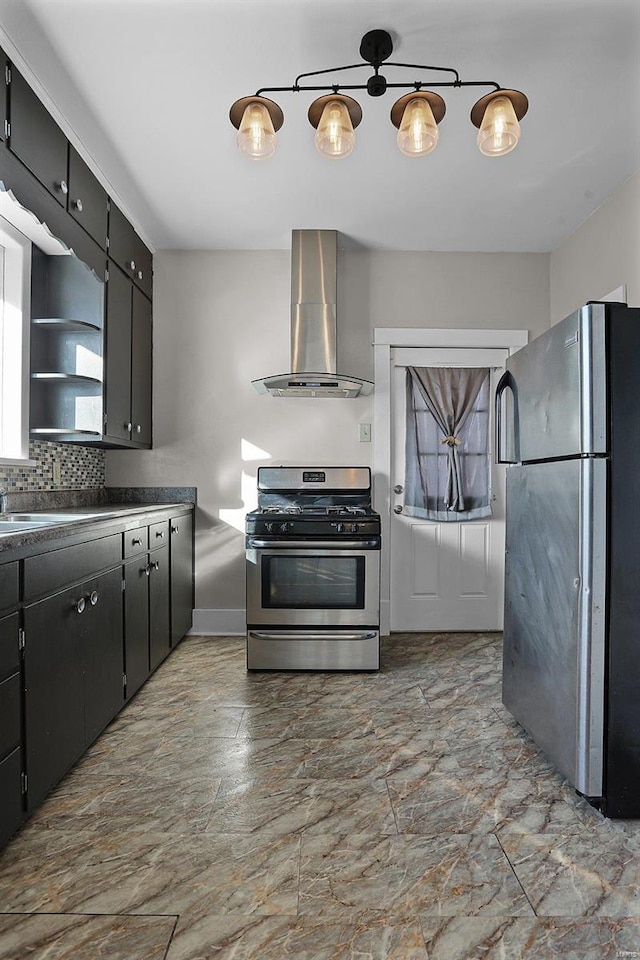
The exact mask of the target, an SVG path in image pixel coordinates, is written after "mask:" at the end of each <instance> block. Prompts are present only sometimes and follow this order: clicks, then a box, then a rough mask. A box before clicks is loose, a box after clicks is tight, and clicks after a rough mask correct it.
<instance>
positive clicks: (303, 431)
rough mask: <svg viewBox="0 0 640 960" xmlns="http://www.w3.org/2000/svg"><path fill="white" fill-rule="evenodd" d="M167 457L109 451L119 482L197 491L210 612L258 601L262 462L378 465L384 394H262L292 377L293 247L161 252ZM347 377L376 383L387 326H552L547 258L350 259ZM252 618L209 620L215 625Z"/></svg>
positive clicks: (200, 566)
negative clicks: (377, 354)
mask: <svg viewBox="0 0 640 960" xmlns="http://www.w3.org/2000/svg"><path fill="white" fill-rule="evenodd" d="M154 270H155V277H154V284H155V285H154V325H155V330H154V449H153V450H150V451H148V452H147V451H143V452H141V451H112V452H108V453H107V475H106V482H107V484H108V485H117V486H120V485H129V484H131V485H140V486H147V485H162V486H165V485H195V486H196V487H197V488H198V512H197V515H196V530H197V532H196V608H198V609H199V610H201V611H202V610H204V611H207V610H217V611H241V610H242V609H243V607H244V538H243V534H242V530H243V522H244V514H245V513H246V511H247V509H250V508H251V507H252V506H254V503H255V475H256V468H257V466H258V465H259V464H261V463H269V462H275V463H293V464H295V463H305V464H364V465H370V464H371V462H372V451H371V445H370V444H364V443H359V442H358V439H357V436H358V429H357V425H358V423H359V422H367V423H371V422H372V420H373V401H372V397H369V398H359V399H356V400H311V399H307V400H302V399H301V400H292V399H273V398H271V397H265V396H260V395H258V394H257V393H256V392H255V391H254V389H253V388H252V387H251V385H250V381H251V380H252V379H256V378H257V377H261V376H264V375H266V374H272V373H284V372H286V371H288V370H289V301H290V256H289V253H288V251H257V252H245V251H242V252H229V251H225V252H213V251H209V252H188V251H168V252H161V253H158V254H157V255H156V257H155V261H154ZM338 299H339V304H338V306H339V336H338V356H339V366H340V368H341V372H344V373H351V374H354V375H356V376H362V377H365V378H367V379H372V376H373V350H372V347H371V340H372V330H373V328H374V327H392V326H395V327H412V326H416V327H447V326H451V327H489V328H491V327H500V328H527V329H529V330H530V332H531V334H532V335H534V334H536V333H540V332H542V331H543V330H545V329H546V328H547V326H548V320H549V257H548V256H547V255H546V254H473V253H472V254H460V253H450V254H447V253H383V252H379V251H376V252H373V251H347V252H344V253H343V254H341V260H340V272H339V280H338ZM242 619H243V618H242V615H241V614H238V613H232V614H229V615H228V616H225V615H224V614H218V615H217V618H212V617H211V616H209V615H207V614H200V615H199V616H198V618H197V620H196V624H197V625H199V627H200V628H201V629H206V628H207V626H209V627H211V628H212V629H214V628H215V625H217V626H218V627H219V628H220V629H221V630H222V631H223V632H224V631H226V630H229V631H230V630H232V629H234V627H237V628H238V629H242Z"/></svg>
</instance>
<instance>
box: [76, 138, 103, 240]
mask: <svg viewBox="0 0 640 960" xmlns="http://www.w3.org/2000/svg"><path fill="white" fill-rule="evenodd" d="M69 213H70V214H71V216H72V217H73V219H74V220H77V222H78V223H79V224H80V225H81V226H83V227H84V229H85V230H86V231H87V233H88V234H90V235H91V236H92V237H93V239H94V240H95V241H96V242H97V243H99V244H100V246H101V247H102V249H103V250H106V247H107V192H106V190H105V189H104V188H103V187H102V185H101V184H100V183H99V182H98V180H97V179H96V177H94V175H93V173H92V172H91V170H90V169H89V167H88V166H87V165H86V163H85V162H84V160H83V159H82V157H81V156H80V154H79V153H78V152H77V150H76V149H75V148H74V147H72V146H71V144H69Z"/></svg>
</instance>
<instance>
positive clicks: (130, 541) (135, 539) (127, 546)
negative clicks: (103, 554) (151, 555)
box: [122, 527, 148, 560]
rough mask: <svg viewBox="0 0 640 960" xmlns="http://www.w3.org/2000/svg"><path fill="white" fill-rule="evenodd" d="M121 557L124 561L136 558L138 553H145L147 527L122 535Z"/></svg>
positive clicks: (146, 548) (146, 547)
mask: <svg viewBox="0 0 640 960" xmlns="http://www.w3.org/2000/svg"><path fill="white" fill-rule="evenodd" d="M123 537H124V541H123V551H122V552H123V556H124V559H125V560H128V559H129V557H136V556H137V555H138V554H139V553H146V552H147V550H148V531H147V527H138V528H137V529H135V530H127V532H126V533H124V534H123Z"/></svg>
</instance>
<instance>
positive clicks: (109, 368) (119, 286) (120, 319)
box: [105, 263, 133, 440]
mask: <svg viewBox="0 0 640 960" xmlns="http://www.w3.org/2000/svg"><path fill="white" fill-rule="evenodd" d="M132 289H133V288H132V285H131V281H130V280H128V279H127V278H126V277H125V275H124V274H123V273H121V271H120V270H118V268H117V267H116V266H115V265H114V264H113V263H110V264H109V280H108V281H107V335H106V351H107V356H106V364H105V369H106V375H105V381H106V382H105V394H106V404H105V410H106V421H107V422H106V425H105V434H106V435H107V436H109V437H116V438H118V439H120V440H129V439H130V438H131V293H132Z"/></svg>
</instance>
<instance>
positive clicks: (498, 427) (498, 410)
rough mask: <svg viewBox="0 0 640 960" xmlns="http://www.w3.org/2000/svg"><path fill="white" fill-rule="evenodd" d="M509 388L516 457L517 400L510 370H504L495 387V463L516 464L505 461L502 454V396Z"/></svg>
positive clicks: (512, 461) (515, 461) (511, 461)
mask: <svg viewBox="0 0 640 960" xmlns="http://www.w3.org/2000/svg"><path fill="white" fill-rule="evenodd" d="M507 387H508V388H509V390H511V394H512V396H513V444H514V453H515V455H516V456H517V455H518V448H519V443H518V436H517V429H518V428H517V424H518V399H517V395H516V385H515V381H514V379H513V375H512V374H511V371H510V370H505V372H504V373H503V374H502V376H501V377H500V379H499V381H498V386H497V387H496V399H495V405H496V406H495V420H494V427H495V448H494V449H495V462H496V463H517V462H518V461H517V460H507V459H505V457H504V455H503V452H502V437H503V426H504V424H503V412H502V394H503V393H504V391H505V390H506V389H507Z"/></svg>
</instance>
